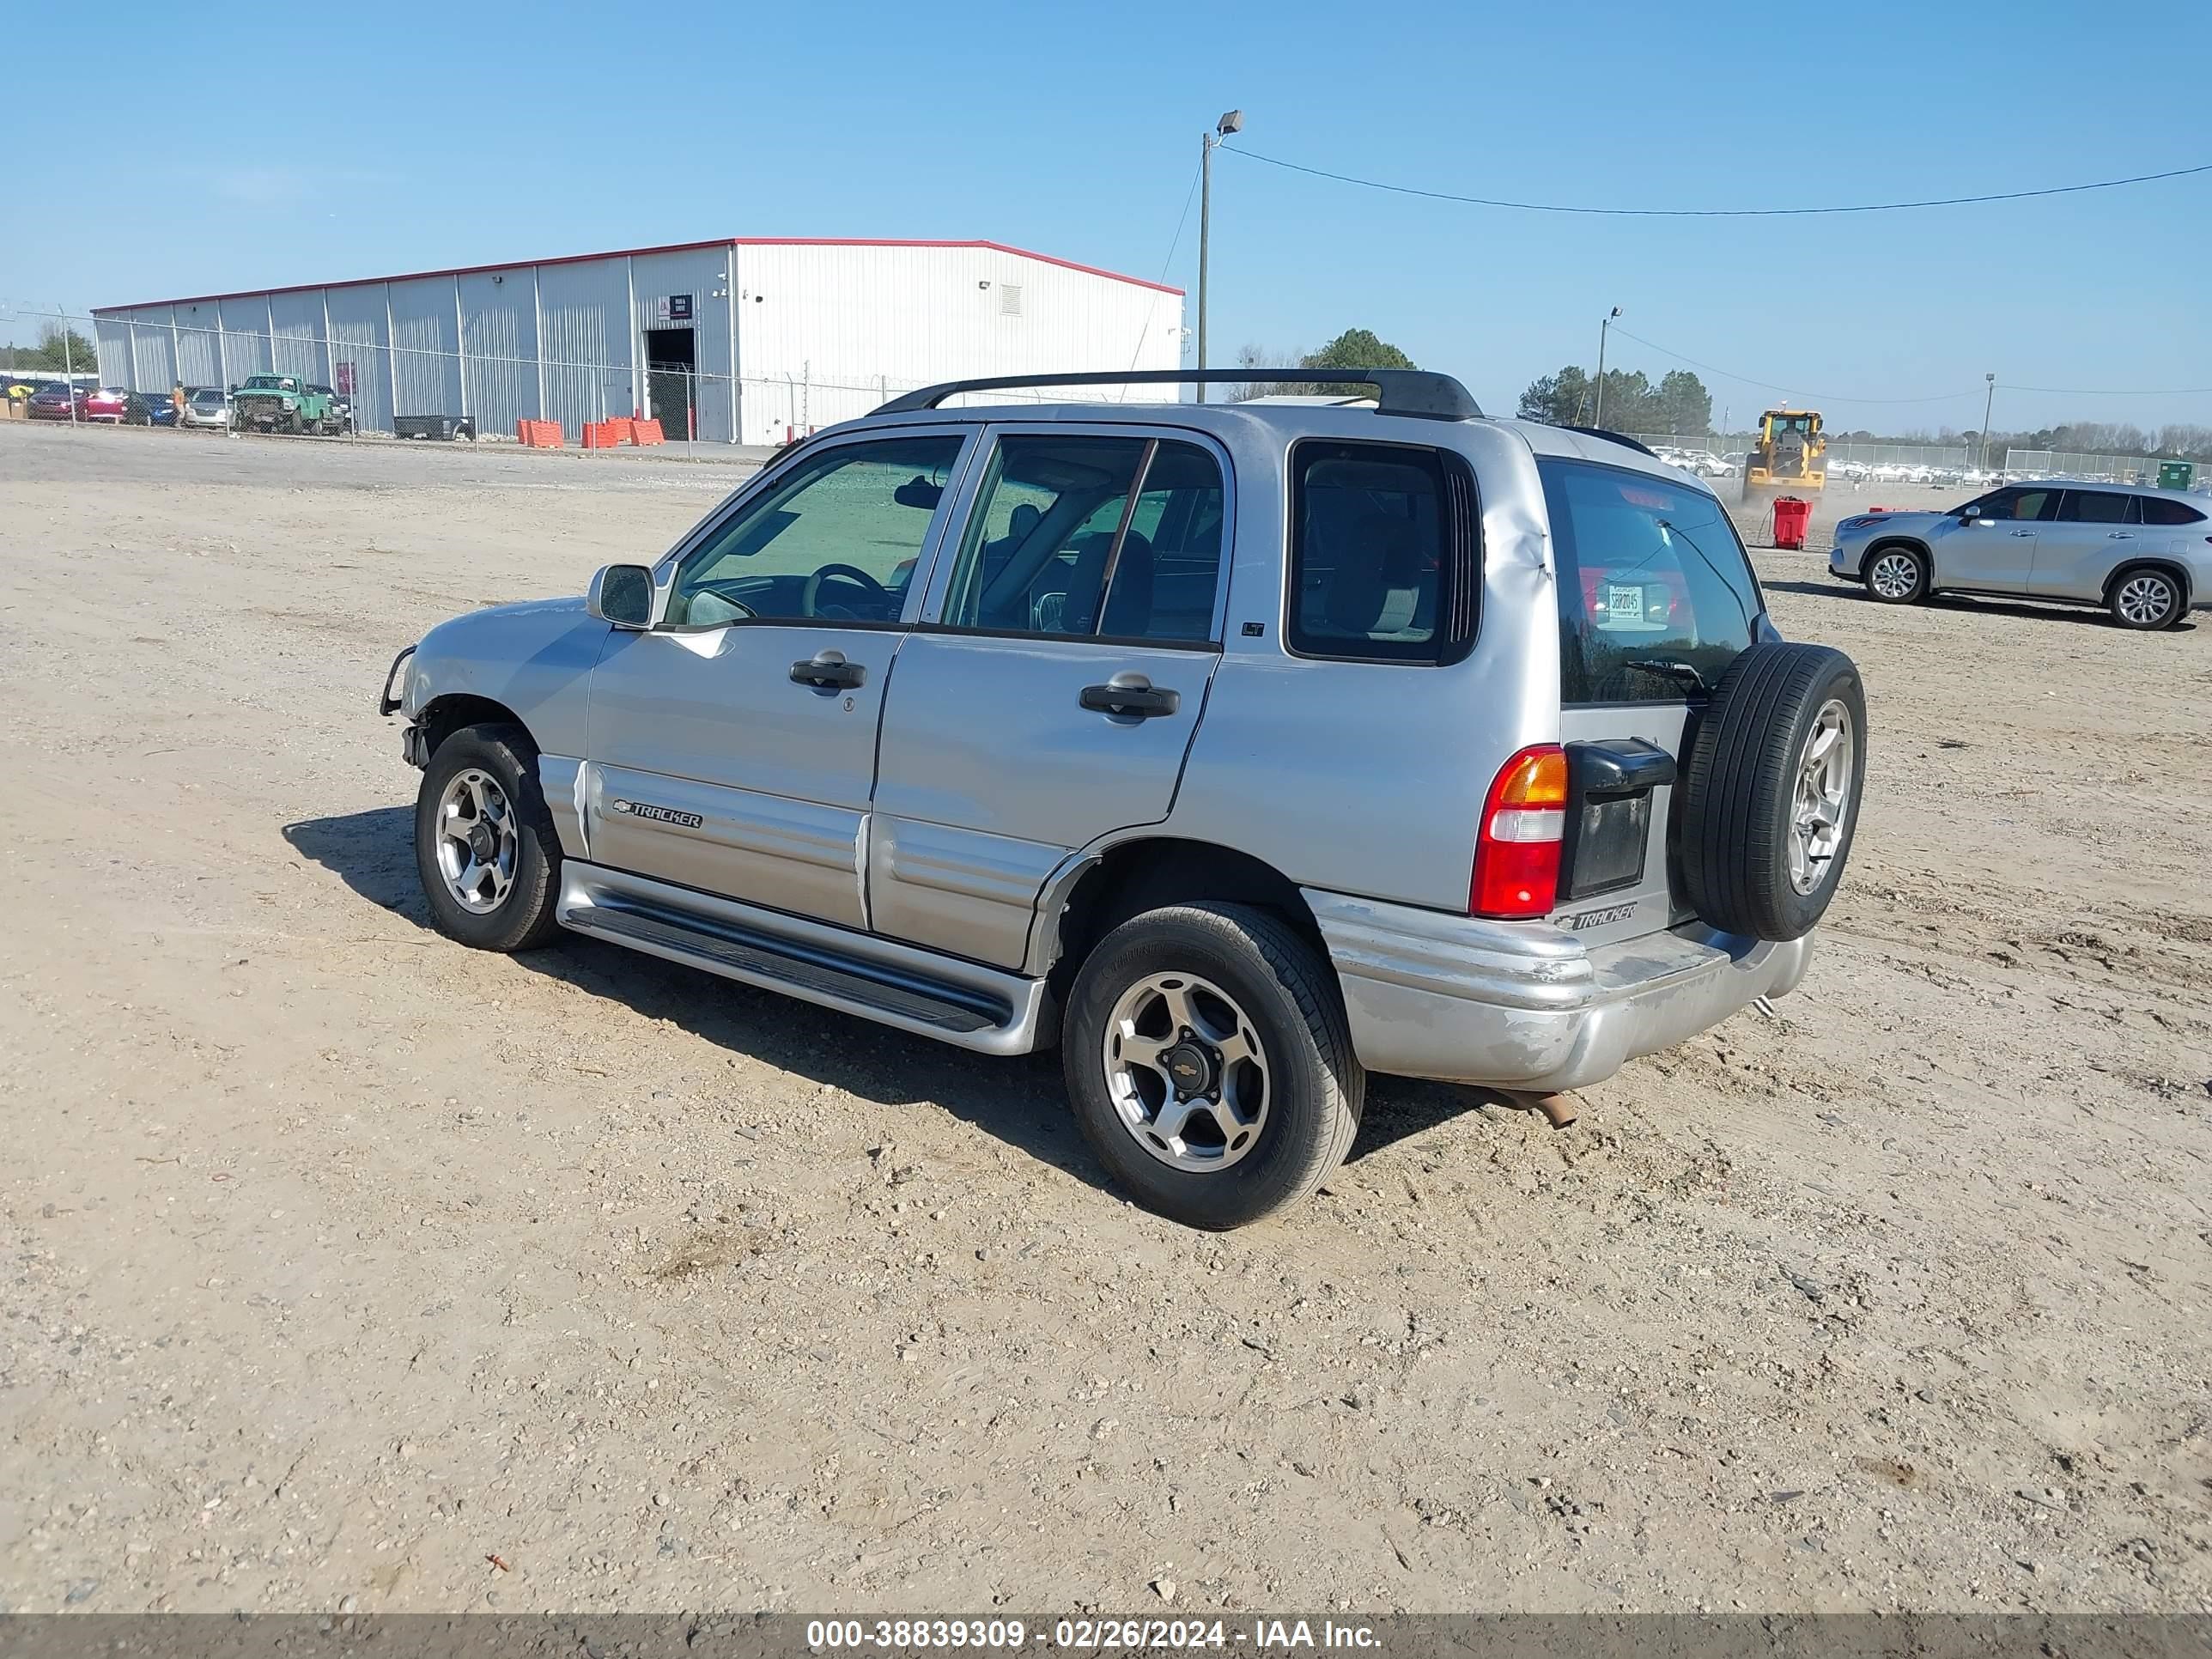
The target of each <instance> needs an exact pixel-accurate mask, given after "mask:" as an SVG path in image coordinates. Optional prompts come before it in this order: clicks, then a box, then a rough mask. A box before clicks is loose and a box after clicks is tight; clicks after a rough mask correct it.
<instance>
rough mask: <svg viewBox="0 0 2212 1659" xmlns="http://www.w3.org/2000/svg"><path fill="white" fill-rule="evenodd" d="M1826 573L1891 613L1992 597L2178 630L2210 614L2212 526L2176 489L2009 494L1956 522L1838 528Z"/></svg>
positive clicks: (1872, 521)
mask: <svg viewBox="0 0 2212 1659" xmlns="http://www.w3.org/2000/svg"><path fill="white" fill-rule="evenodd" d="M1828 570H1829V574H1832V575H1835V576H1839V577H1841V578H1843V580H1845V581H1857V582H1863V583H1864V584H1865V585H1866V590H1867V592H1869V594H1871V595H1872V596H1873V597H1874V598H1875V599H1879V600H1881V602H1882V603H1883V604H1885V605H1911V604H1913V603H1915V602H1916V601H1917V600H1920V599H1926V598H1927V597H1928V596H1929V594H1930V593H1946V592H1948V593H1984V594H1994V595H2000V596H2003V597H2008V598H2015V599H2056V600H2059V601H2062V602H2063V603H2066V604H2071V605H2102V606H2103V607H2104V608H2105V609H2106V610H2107V611H2111V612H2112V616H2113V617H2114V619H2115V620H2117V621H2118V623H2120V624H2121V625H2122V626H2123V627H2126V628H2140V629H2154V628H2171V627H2173V626H2174V625H2175V624H2176V623H2179V622H2180V621H2181V619H2182V618H2183V617H2185V616H2187V615H2188V613H2189V611H2190V610H2191V607H2196V608H2197V609H2205V608H2212V519H2208V518H2207V516H2206V513H2205V511H2204V507H2203V504H2201V503H2198V502H2196V501H2191V499H2190V498H2189V497H2188V496H2186V495H2182V494H2180V493H2179V492H2178V491H2174V490H2168V489H2143V488H2142V487H2140V486H2137V485H2133V484H2097V485H2094V486H2090V485H2083V484H2078V483H2064V482H2063V481H2060V482H2051V483H2015V484H2007V485H2006V486H2004V488H2002V489H1993V490H1991V491H1990V493H1989V494H1988V495H1978V496H1976V497H1975V498H1974V499H1973V500H1972V501H1968V502H1966V504H1965V505H1963V506H1960V507H1953V508H1952V509H1951V510H1950V511H1949V512H1948V513H1869V514H1865V515H1863V516H1862V517H1858V518H1853V519H1845V520H1843V521H1842V522H1841V523H1839V524H1838V525H1837V526H1836V540H1835V545H1834V547H1833V548H1832V550H1830V552H1829V554H1828Z"/></svg>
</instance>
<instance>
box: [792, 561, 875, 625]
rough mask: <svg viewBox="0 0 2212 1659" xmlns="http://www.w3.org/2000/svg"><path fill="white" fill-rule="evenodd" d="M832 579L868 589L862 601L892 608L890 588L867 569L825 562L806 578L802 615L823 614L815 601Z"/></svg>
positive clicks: (801, 595) (801, 602)
mask: <svg viewBox="0 0 2212 1659" xmlns="http://www.w3.org/2000/svg"><path fill="white" fill-rule="evenodd" d="M829 580H837V581H842V582H848V583H850V584H852V585H853V586H855V587H860V588H864V589H866V593H865V594H864V596H863V601H862V602H863V603H864V604H867V605H881V606H883V607H884V609H886V610H888V609H890V603H891V594H890V589H889V588H887V587H885V586H884V585H883V584H882V583H881V582H879V581H878V580H876V579H875V578H874V577H873V576H871V575H870V574H868V573H867V572H866V571H865V570H862V569H860V568H858V567H857V566H854V565H849V564H825V565H823V567H822V568H820V569H819V570H817V571H816V572H815V573H814V574H812V575H811V576H809V577H808V578H807V579H806V587H805V592H802V593H801V594H800V595H799V615H800V616H802V617H818V616H820V615H821V614H822V612H821V611H820V609H819V608H818V607H817V605H816V603H815V601H816V600H817V599H819V598H820V597H821V593H822V584H823V582H825V581H829Z"/></svg>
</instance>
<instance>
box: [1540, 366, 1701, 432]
mask: <svg viewBox="0 0 2212 1659" xmlns="http://www.w3.org/2000/svg"><path fill="white" fill-rule="evenodd" d="M1519 413H1520V416H1521V418H1522V419H1523V420H1526V421H1547V422H1550V423H1551V424H1553V426H1589V425H1592V424H1594V423H1595V422H1598V421H1600V420H1602V421H1603V422H1604V423H1605V424H1606V426H1607V427H1608V428H1611V429H1612V430H1613V431H1615V432H1650V433H1656V434H1658V435H1662V436H1667V437H1674V436H1683V437H1702V436H1704V435H1705V434H1706V433H1708V432H1710V431H1711V429H1712V422H1713V398H1712V393H1711V392H1708V391H1706V390H1705V382H1704V381H1702V380H1699V378H1698V377H1697V376H1696V375H1694V374H1691V373H1690V372H1689V371H1688V370H1687V369H1679V368H1678V369H1675V370H1674V371H1673V372H1672V373H1671V374H1668V375H1667V377H1666V378H1665V379H1663V380H1661V381H1660V382H1659V384H1658V385H1656V386H1654V385H1652V384H1651V382H1650V380H1649V379H1648V378H1647V377H1646V376H1645V375H1644V373H1643V371H1641V370H1640V369H1631V368H1608V369H1607V370H1606V372H1605V396H1604V397H1603V398H1599V396H1598V395H1597V382H1596V380H1595V379H1594V378H1593V377H1592V376H1591V375H1590V374H1589V372H1588V371H1587V370H1584V369H1581V368H1575V367H1573V366H1571V365H1570V366H1569V367H1567V368H1563V369H1561V370H1560V371H1559V373H1558V374H1546V375H1543V376H1541V377H1540V378H1538V379H1536V380H1531V381H1530V382H1529V383H1528V390H1527V391H1525V392H1522V394H1521V404H1520V409H1519Z"/></svg>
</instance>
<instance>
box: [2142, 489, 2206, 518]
mask: <svg viewBox="0 0 2212 1659" xmlns="http://www.w3.org/2000/svg"><path fill="white" fill-rule="evenodd" d="M2142 521H2143V522H2144V523H2145V524H2163V525H2179V524H2203V522H2204V515H2203V513H2199V512H2198V511H2197V509H2196V508H2195V507H2191V506H2190V505H2189V504H2188V503H2186V502H2185V501H2166V500H2165V499H2163V498H2162V497H2160V496H2157V495H2145V496H2143V497H2142Z"/></svg>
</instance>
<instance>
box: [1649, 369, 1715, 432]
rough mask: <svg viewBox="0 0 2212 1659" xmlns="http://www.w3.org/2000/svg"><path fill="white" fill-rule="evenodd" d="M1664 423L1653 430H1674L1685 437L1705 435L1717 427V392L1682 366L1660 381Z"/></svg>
mask: <svg viewBox="0 0 2212 1659" xmlns="http://www.w3.org/2000/svg"><path fill="white" fill-rule="evenodd" d="M1658 402H1659V408H1658V410H1657V413H1658V416H1659V418H1660V422H1661V423H1660V424H1659V425H1657V426H1654V427H1650V428H1646V429H1647V430H1649V431H1652V432H1672V433H1674V434H1677V435H1680V436H1684V437H1692V436H1702V435H1705V433H1708V432H1710V431H1711V430H1712V428H1713V394H1712V393H1711V392H1708V391H1706V390H1705V382H1704V381H1703V380H1699V378H1698V377H1697V376H1696V375H1694V374H1691V373H1690V372H1689V371H1688V370H1687V369H1683V368H1678V369H1675V370H1674V372H1673V373H1671V374H1668V376H1667V378H1666V379H1665V380H1662V381H1660V382H1659V398H1658Z"/></svg>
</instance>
